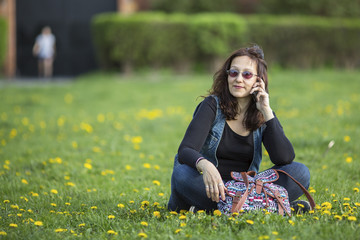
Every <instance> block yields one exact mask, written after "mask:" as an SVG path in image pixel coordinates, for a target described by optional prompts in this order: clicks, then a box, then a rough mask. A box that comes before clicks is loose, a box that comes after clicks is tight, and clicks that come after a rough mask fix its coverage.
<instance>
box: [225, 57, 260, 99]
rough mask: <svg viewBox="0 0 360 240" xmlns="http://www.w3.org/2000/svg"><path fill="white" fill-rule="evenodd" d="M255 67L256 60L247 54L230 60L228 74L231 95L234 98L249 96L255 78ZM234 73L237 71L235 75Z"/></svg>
mask: <svg viewBox="0 0 360 240" xmlns="http://www.w3.org/2000/svg"><path fill="white" fill-rule="evenodd" d="M256 69H257V64H256V62H255V61H254V60H252V59H251V58H250V57H248V56H240V57H236V58H234V59H233V60H232V62H231V65H230V71H231V72H230V74H228V84H229V91H230V93H231V95H233V96H234V97H236V98H251V96H250V91H251V89H252V86H253V85H254V84H255V82H256V79H257V76H256V75H257V70H256ZM236 73H238V74H237V76H235V75H236ZM251 74H252V76H251ZM230 75H233V76H230ZM250 76H251V77H250Z"/></svg>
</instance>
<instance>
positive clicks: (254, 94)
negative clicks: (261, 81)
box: [251, 91, 259, 102]
mask: <svg viewBox="0 0 360 240" xmlns="http://www.w3.org/2000/svg"><path fill="white" fill-rule="evenodd" d="M258 92H259V91H255V92H253V93H252V94H251V95H252V97H253V99H254V101H255V102H257V99H256V96H257V94H258Z"/></svg>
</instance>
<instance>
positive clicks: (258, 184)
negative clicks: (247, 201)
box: [255, 180, 264, 194]
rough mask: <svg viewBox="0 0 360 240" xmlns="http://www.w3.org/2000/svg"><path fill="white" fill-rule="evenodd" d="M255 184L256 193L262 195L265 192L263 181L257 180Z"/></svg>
mask: <svg viewBox="0 0 360 240" xmlns="http://www.w3.org/2000/svg"><path fill="white" fill-rule="evenodd" d="M255 184H256V193H257V194H261V192H262V191H263V185H264V183H263V181H261V180H256V181H255Z"/></svg>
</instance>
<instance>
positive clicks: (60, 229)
mask: <svg viewBox="0 0 360 240" xmlns="http://www.w3.org/2000/svg"><path fill="white" fill-rule="evenodd" d="M66 231H67V229H66V228H57V229H55V232H56V233H61V232H66Z"/></svg>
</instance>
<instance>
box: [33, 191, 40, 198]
mask: <svg viewBox="0 0 360 240" xmlns="http://www.w3.org/2000/svg"><path fill="white" fill-rule="evenodd" d="M31 196H32V197H39V194H38V193H34V192H31Z"/></svg>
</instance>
